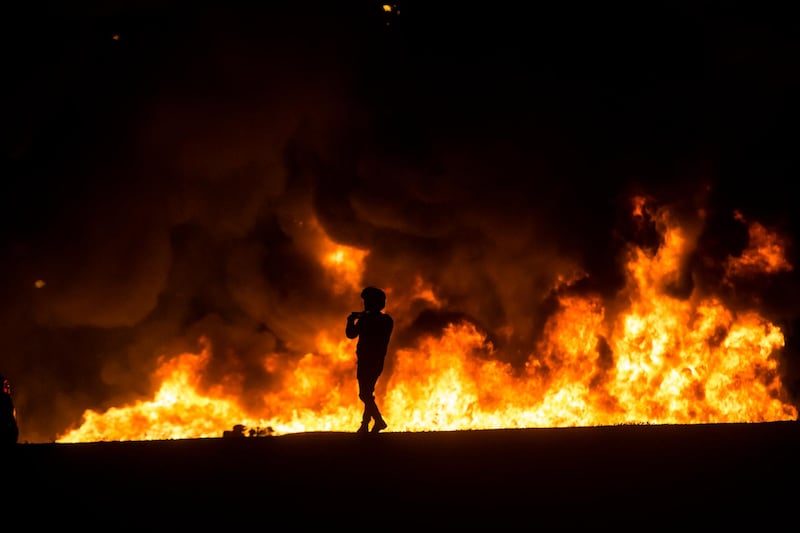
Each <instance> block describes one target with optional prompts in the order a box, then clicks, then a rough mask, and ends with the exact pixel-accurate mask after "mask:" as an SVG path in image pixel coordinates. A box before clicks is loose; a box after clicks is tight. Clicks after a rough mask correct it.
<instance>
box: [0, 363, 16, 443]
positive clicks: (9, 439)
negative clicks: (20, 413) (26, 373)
mask: <svg viewBox="0 0 800 533" xmlns="http://www.w3.org/2000/svg"><path fill="white" fill-rule="evenodd" d="M18 439H19V427H18V426H17V413H16V410H15V409H14V401H13V399H12V398H11V383H10V382H9V381H8V380H7V379H6V378H5V377H3V376H2V375H0V444H16V443H17V440H18Z"/></svg>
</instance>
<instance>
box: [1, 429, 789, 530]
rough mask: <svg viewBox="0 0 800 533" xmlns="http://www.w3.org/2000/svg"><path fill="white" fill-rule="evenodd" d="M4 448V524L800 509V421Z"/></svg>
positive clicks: (562, 521) (415, 520) (184, 525)
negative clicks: (799, 481) (799, 474)
mask: <svg viewBox="0 0 800 533" xmlns="http://www.w3.org/2000/svg"><path fill="white" fill-rule="evenodd" d="M2 453H3V460H4V462H5V464H6V465H7V468H6V469H5V472H4V474H3V475H4V479H2V490H3V496H2V502H0V509H2V514H3V520H4V523H3V526H2V530H3V531H9V532H11V531H27V530H34V529H35V530H40V529H41V528H42V527H48V526H56V527H59V529H61V528H63V527H70V529H71V528H72V527H73V526H74V527H78V528H80V529H84V530H93V531H94V530H98V529H103V530H108V531H120V530H143V531H162V530H177V531H190V530H197V531H213V530H240V529H256V530H259V531H268V530H276V529H283V530H286V529H291V530H306V529H319V530H323V529H328V528H332V527H336V528H341V527H343V528H347V529H351V530H367V529H371V530H399V529H407V528H409V527H411V528H419V529H422V528H425V529H438V530H442V531H444V530H447V531H454V530H463V529H480V530H488V531H491V530H512V529H513V530H520V531H533V530H539V531H552V530H555V529H564V530H581V531H583V530H588V529H599V528H603V529H604V530H606V529H610V530H617V531H619V530H624V531H653V530H670V531H671V530H678V529H681V530H683V529H688V528H691V527H694V526H705V527H708V526H710V527H712V528H713V530H714V531H719V530H720V528H727V527H729V526H730V527H732V526H736V527H737V529H738V527H741V526H744V525H747V526H754V527H757V528H758V529H757V530H760V531H763V530H764V528H766V527H773V526H774V527H775V528H776V529H775V530H776V531H793V530H794V531H796V530H797V529H796V528H797V526H798V522H799V520H798V519H799V518H800V517H798V509H800V490H798V488H799V487H800V484H799V483H798V478H797V476H798V473H799V472H800V468H798V466H800V423H797V422H780V423H767V424H717V425H698V426H615V427H602V428H566V429H524V430H485V431H458V432H426V433H391V432H388V433H382V434H379V435H366V436H361V435H356V434H350V433H305V434H294V435H284V436H278V437H275V436H272V437H239V438H219V439H197V440H174V441H145V442H138V441H137V442H107V443H87V444H53V443H49V444H17V445H16V446H13V447H11V448H10V449H6V450H3V451H2ZM10 518H12V519H13V520H9V519H10ZM13 524H17V525H13Z"/></svg>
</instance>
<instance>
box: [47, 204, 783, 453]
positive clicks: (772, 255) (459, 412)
mask: <svg viewBox="0 0 800 533" xmlns="http://www.w3.org/2000/svg"><path fill="white" fill-rule="evenodd" d="M644 213H645V204H644V200H641V199H640V200H637V201H635V202H634V216H635V217H637V216H638V217H642V216H644ZM652 216H653V217H654V219H655V220H656V222H657V225H656V227H657V228H658V230H659V232H660V233H661V236H662V241H661V245H660V247H658V249H656V250H645V249H643V248H640V247H636V246H631V248H630V249H629V256H628V258H627V263H626V266H625V269H626V275H627V280H628V281H627V285H626V288H625V291H623V293H621V294H620V295H619V296H618V298H617V299H615V301H603V299H601V298H600V297H599V296H594V295H577V294H570V293H569V291H568V290H563V291H561V290H560V289H561V287H557V288H556V290H557V295H558V308H557V310H556V311H555V312H554V313H553V314H552V315H551V316H550V318H549V320H548V321H547V323H546V324H545V327H544V332H543V336H542V338H541V340H540V342H539V343H538V345H537V346H533V347H531V351H530V354H529V355H528V358H527V361H526V363H525V364H524V365H523V367H522V368H514V367H512V365H511V364H509V363H505V362H502V357H501V354H500V353H498V352H497V350H496V348H495V346H493V345H492V343H491V342H489V341H488V340H487V336H486V335H485V334H484V333H483V332H482V331H480V329H479V328H478V326H477V325H475V324H472V323H469V322H467V321H460V322H457V323H451V324H450V325H449V326H447V327H446V328H444V330H443V331H442V332H441V333H440V334H437V335H428V336H424V337H421V338H418V339H417V341H416V343H415V345H414V346H413V347H404V348H402V349H397V350H396V351H395V353H394V354H393V357H394V358H393V365H392V366H391V371H390V372H389V371H387V373H386V374H385V376H384V377H383V378H382V381H380V382H379V384H378V391H377V392H378V394H379V395H380V397H381V406H382V410H383V413H384V416H385V417H386V419H387V421H388V422H389V428H388V431H433V430H466V429H489V428H508V427H520V428H522V427H565V426H591V425H612V424H696V423H723V422H767V421H777V420H792V419H796V418H797V410H796V408H795V407H793V406H792V405H791V404H790V403H788V401H787V399H786V393H785V391H784V390H783V387H782V384H781V382H780V378H779V374H778V368H777V366H778V363H777V359H776V355H777V354H778V353H779V351H780V350H781V349H782V348H783V346H784V337H783V333H782V332H781V330H780V328H778V327H777V326H775V325H774V324H772V323H770V321H768V320H767V319H765V318H764V317H762V316H761V315H760V314H759V313H758V312H757V311H755V310H746V311H734V310H732V309H729V308H727V307H726V306H725V304H724V302H723V300H722V299H721V298H720V297H718V296H714V295H703V294H700V291H698V290H693V291H692V293H691V294H689V295H688V296H685V295H684V296H682V297H676V296H674V295H672V294H671V292H670V290H669V289H670V287H671V286H673V285H674V284H675V283H676V282H677V281H678V280H679V278H680V272H681V270H682V269H684V268H685V265H686V263H687V257H688V255H689V254H690V253H691V252H692V251H693V249H694V243H695V239H696V236H697V234H696V233H692V232H689V231H686V230H685V229H684V228H682V227H680V225H679V224H678V223H677V222H676V221H675V220H673V219H672V218H671V217H670V214H669V212H667V211H665V210H662V211H657V212H655V214H653V215H652ZM748 227H749V230H750V233H749V235H750V243H749V246H748V247H747V249H746V250H745V252H744V253H743V254H742V255H741V257H737V258H730V260H729V262H728V264H727V270H726V271H727V273H728V277H729V281H730V280H731V279H733V278H734V277H737V276H743V275H746V274H750V273H772V272H778V271H785V270H789V269H791V265H789V263H788V262H787V261H786V259H785V258H784V255H783V243H782V242H781V241H780V239H778V238H777V236H776V235H773V234H771V233H770V232H769V231H767V229H766V228H764V227H763V226H761V225H759V224H756V223H750V225H749V226H748ZM320 242H321V245H320V247H319V250H321V257H322V258H323V259H322V261H323V263H324V264H326V265H327V266H328V268H330V269H332V270H333V271H337V272H338V273H339V274H340V275H342V276H344V278H345V279H346V280H347V283H346V285H347V286H350V287H360V282H361V279H360V275H361V262H362V261H363V259H364V257H365V255H366V252H361V251H358V250H354V249H352V248H347V247H343V246H339V245H336V244H335V243H332V242H330V241H329V240H326V239H321V240H320ZM337 269H338V270H337ZM561 279H562V280H569V279H575V276H574V275H573V274H570V275H565V276H564V277H563V278H561ZM565 283H566V281H565ZM564 288H565V289H568V288H569V287H568V284H567V285H566V286H565V287H564ZM342 290H344V289H342ZM395 290H396V289H395ZM409 290H411V291H412V292H413V293H414V297H415V298H420V299H421V300H423V301H425V302H428V303H430V304H432V305H433V306H434V307H437V306H439V299H438V298H437V296H436V291H435V286H433V285H431V284H430V283H428V282H426V281H425V280H424V279H423V278H422V277H420V279H419V280H418V282H417V283H416V285H415V286H414V287H410V288H409ZM390 307H391V306H390ZM390 307H389V308H388V309H387V311H389V312H390V313H391V312H392V310H391V308H390ZM612 309H613V310H614V312H613V313H612V312H611V310H612ZM344 311H345V312H344V313H343V315H342V316H343V317H344V314H346V312H348V311H350V309H345V310H344ZM343 324H344V318H342V323H341V324H339V325H338V326H336V327H333V326H331V327H330V328H329V329H323V330H321V331H320V332H319V334H318V337H317V339H316V346H317V350H316V351H315V352H314V353H308V354H306V355H305V356H303V357H300V358H299V359H296V360H294V361H286V360H285V358H281V357H278V356H277V355H276V354H265V355H264V362H263V365H264V369H265V370H266V371H267V372H268V373H270V375H271V376H273V377H274V378H275V380H276V381H278V382H279V383H280V385H279V386H276V387H273V388H272V389H271V391H270V392H267V393H266V394H265V395H264V397H263V407H260V408H258V412H251V411H248V410H246V409H244V408H243V407H242V406H241V405H240V403H239V402H238V401H237V398H236V396H235V394H233V393H230V392H227V391H226V389H225V387H224V386H222V385H219V386H217V387H216V388H213V389H203V388H202V387H201V385H200V384H201V379H200V378H201V377H202V376H203V375H204V371H205V366H206V363H207V362H208V359H209V354H210V353H211V352H210V350H211V349H212V347H211V346H208V345H204V346H203V349H202V350H201V351H200V353H199V354H197V355H195V354H183V355H181V356H179V357H176V358H174V359H170V360H165V361H163V363H162V364H161V366H160V368H159V370H158V373H157V375H156V376H155V377H156V379H157V380H158V382H159V383H160V384H161V385H160V387H159V388H158V390H157V392H156V393H155V396H154V398H153V399H152V400H150V401H140V402H137V403H135V404H132V405H129V406H125V407H115V408H111V409H109V410H108V411H106V412H105V413H97V412H95V411H91V410H89V411H86V413H85V414H84V419H83V422H82V424H81V425H80V427H78V428H77V429H73V430H71V431H68V432H67V433H65V434H63V435H62V436H61V437H60V438H59V439H57V440H58V441H59V442H86V441H102V440H147V439H174V438H202V437H219V436H221V435H222V434H223V432H224V431H225V430H228V429H230V428H231V427H232V426H233V425H234V424H242V425H244V426H245V427H246V428H250V429H253V428H266V427H269V428H272V429H274V433H275V434H283V433H292V432H301V431H347V432H351V431H354V430H355V428H357V427H358V420H359V417H360V413H361V408H360V405H359V402H358V398H357V384H356V381H355V367H354V364H355V360H354V344H353V341H349V340H347V339H345V338H344V335H343V327H344V326H343ZM232 381H235V379H234V380H232Z"/></svg>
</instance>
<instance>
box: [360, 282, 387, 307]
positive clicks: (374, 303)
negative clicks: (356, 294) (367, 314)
mask: <svg viewBox="0 0 800 533" xmlns="http://www.w3.org/2000/svg"><path fill="white" fill-rule="evenodd" d="M361 298H362V299H363V300H364V309H366V310H367V311H380V310H381V309H383V308H384V307H386V293H385V292H383V291H382V290H380V289H379V288H377V287H366V288H365V289H364V290H363V291H361Z"/></svg>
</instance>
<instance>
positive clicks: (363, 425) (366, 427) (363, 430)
mask: <svg viewBox="0 0 800 533" xmlns="http://www.w3.org/2000/svg"><path fill="white" fill-rule="evenodd" d="M368 431H369V422H361V426H359V428H358V430H357V431H356V433H367V432H368Z"/></svg>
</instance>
